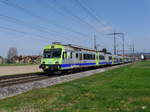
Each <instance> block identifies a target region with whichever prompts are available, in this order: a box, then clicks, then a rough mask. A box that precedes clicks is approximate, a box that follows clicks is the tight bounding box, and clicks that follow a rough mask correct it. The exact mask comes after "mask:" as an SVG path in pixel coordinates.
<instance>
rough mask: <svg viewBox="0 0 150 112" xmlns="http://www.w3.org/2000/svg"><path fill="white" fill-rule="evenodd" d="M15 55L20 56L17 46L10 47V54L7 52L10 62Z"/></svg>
mask: <svg viewBox="0 0 150 112" xmlns="http://www.w3.org/2000/svg"><path fill="white" fill-rule="evenodd" d="M14 56H18V50H17V48H15V47H11V48H9V50H8V54H7V58H8V62H12V58H13V57H14Z"/></svg>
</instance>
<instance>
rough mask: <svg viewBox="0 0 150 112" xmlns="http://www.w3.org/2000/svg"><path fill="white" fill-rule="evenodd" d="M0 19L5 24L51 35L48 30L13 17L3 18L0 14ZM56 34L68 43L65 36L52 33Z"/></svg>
mask: <svg viewBox="0 0 150 112" xmlns="http://www.w3.org/2000/svg"><path fill="white" fill-rule="evenodd" d="M0 18H1V19H3V20H7V22H11V23H15V24H19V25H23V26H26V27H28V28H32V29H34V30H38V31H40V32H43V33H47V34H50V35H51V32H50V31H49V30H45V28H43V27H41V26H39V25H35V24H33V23H28V22H25V21H22V20H19V19H17V18H14V17H9V16H5V15H3V14H0ZM54 33H56V34H55V35H56V36H58V38H61V37H62V38H61V39H62V40H65V41H68V39H69V37H67V36H65V35H61V34H59V33H57V32H54ZM49 39H50V38H49Z"/></svg>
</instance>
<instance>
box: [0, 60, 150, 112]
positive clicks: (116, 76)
mask: <svg viewBox="0 0 150 112" xmlns="http://www.w3.org/2000/svg"><path fill="white" fill-rule="evenodd" d="M0 112H150V61H142V62H138V63H136V64H132V65H128V66H125V67H121V68H117V69H114V70H109V71H106V72H104V73H98V74H95V75H92V76H89V77H86V78H83V79H78V80H74V81H71V82H66V83H63V84H58V85H55V86H51V87H48V88H43V89H36V90H32V91H29V92H26V93H23V94H20V95H17V96H15V97H11V98H7V99H3V100H0Z"/></svg>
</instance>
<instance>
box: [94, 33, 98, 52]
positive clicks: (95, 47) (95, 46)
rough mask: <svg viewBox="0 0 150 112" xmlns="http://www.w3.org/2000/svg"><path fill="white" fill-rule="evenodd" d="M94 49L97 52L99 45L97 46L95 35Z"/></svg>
mask: <svg viewBox="0 0 150 112" xmlns="http://www.w3.org/2000/svg"><path fill="white" fill-rule="evenodd" d="M94 49H95V50H96V51H97V45H96V35H95V34H94Z"/></svg>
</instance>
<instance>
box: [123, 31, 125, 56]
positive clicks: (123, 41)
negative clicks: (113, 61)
mask: <svg viewBox="0 0 150 112" xmlns="http://www.w3.org/2000/svg"><path fill="white" fill-rule="evenodd" d="M122 42H123V43H122V48H123V59H124V54H125V53H124V33H122Z"/></svg>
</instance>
